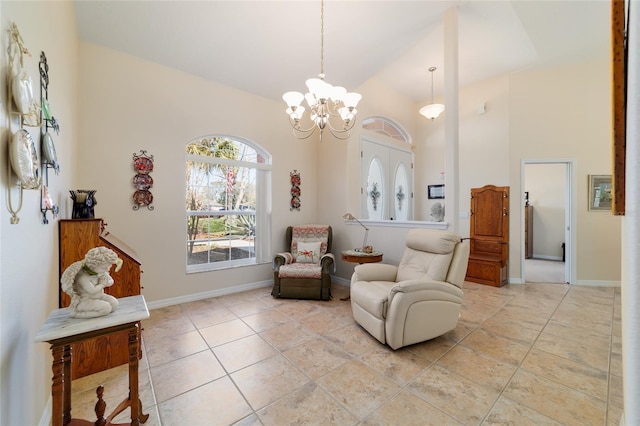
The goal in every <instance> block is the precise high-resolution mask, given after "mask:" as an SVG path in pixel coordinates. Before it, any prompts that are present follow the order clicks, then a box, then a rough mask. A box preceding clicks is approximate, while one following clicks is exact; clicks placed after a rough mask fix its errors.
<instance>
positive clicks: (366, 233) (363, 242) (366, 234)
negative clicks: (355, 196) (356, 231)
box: [342, 213, 369, 251]
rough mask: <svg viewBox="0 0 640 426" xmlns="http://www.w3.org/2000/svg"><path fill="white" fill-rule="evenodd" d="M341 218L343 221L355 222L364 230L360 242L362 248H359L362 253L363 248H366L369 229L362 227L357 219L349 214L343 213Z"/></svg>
mask: <svg viewBox="0 0 640 426" xmlns="http://www.w3.org/2000/svg"><path fill="white" fill-rule="evenodd" d="M342 218H343V219H344V220H355V221H356V222H358V223H359V224H360V226H362V227H363V228H364V240H363V241H362V248H361V250H362V251H364V250H365V247H366V246H367V236H368V235H369V228H367V227H366V226H364V224H363V223H362V222H360V221H359V220H358V219H356V218H355V217H354V216H353V215H352V214H351V213H345V214H344V216H342Z"/></svg>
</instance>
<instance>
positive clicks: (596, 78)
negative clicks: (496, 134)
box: [509, 53, 621, 285]
mask: <svg viewBox="0 0 640 426" xmlns="http://www.w3.org/2000/svg"><path fill="white" fill-rule="evenodd" d="M609 67H610V64H609V57H608V53H607V54H606V55H603V57H602V59H601V60H595V61H590V62H585V63H574V64H566V65H562V66H558V67H554V68H539V69H534V70H530V71H523V72H521V73H518V74H514V75H513V76H512V77H511V83H510V108H509V111H510V135H509V136H510V139H511V145H510V146H511V151H510V160H509V161H510V164H511V175H510V185H511V188H512V190H511V191H512V194H518V193H519V191H520V188H521V186H520V162H521V160H522V159H545V158H560V159H562V158H566V159H574V160H575V162H576V165H577V167H576V169H577V170H575V177H576V189H577V194H576V199H577V203H576V204H575V205H574V207H575V209H574V210H575V216H576V233H577V241H576V244H575V245H574V250H575V253H576V267H577V273H576V276H575V277H574V282H576V283H578V284H599V285H606V284H617V285H619V283H620V257H621V249H620V247H621V246H620V244H621V241H620V227H621V220H620V217H616V216H612V215H611V214H609V213H601V212H589V211H587V191H588V188H587V187H588V185H587V184H588V183H587V176H588V175H590V174H611V107H610V105H611V93H610V74H609V73H610V70H609ZM520 205H521V202H520V199H518V198H517V197H512V198H511V211H512V212H514V211H516V212H517V213H519V214H513V213H512V215H511V221H510V226H511V229H519V224H520V223H521V217H522V215H521V213H522V212H521V209H520V208H519V206H520ZM510 241H511V247H510V256H511V258H512V259H519V258H520V241H521V237H520V233H513V232H512V233H511V239H510ZM510 276H511V277H519V276H520V265H519V263H517V262H511V272H510Z"/></svg>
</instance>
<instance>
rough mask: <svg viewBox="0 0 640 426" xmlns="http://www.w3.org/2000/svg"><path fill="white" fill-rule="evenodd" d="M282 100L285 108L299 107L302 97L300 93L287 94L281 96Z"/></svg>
mask: <svg viewBox="0 0 640 426" xmlns="http://www.w3.org/2000/svg"><path fill="white" fill-rule="evenodd" d="M282 99H283V100H284V101H285V102H286V104H287V106H288V107H289V108H291V107H292V106H298V105H300V103H301V102H302V99H304V96H303V95H302V93H300V92H287V93H285V94H284V95H282Z"/></svg>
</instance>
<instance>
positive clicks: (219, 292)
mask: <svg viewBox="0 0 640 426" xmlns="http://www.w3.org/2000/svg"><path fill="white" fill-rule="evenodd" d="M270 286H273V280H265V281H258V282H254V283H249V284H241V285H236V286H233V287H225V288H220V289H216V290H209V291H204V292H201V293H194V294H188V295H186V296H179V297H172V298H170V299H162V300H156V301H153V302H148V303H147V307H148V308H149V309H158V308H164V307H167V306H173V305H179V304H181V303H188V302H195V301H196V300H202V299H209V298H211V297H219V296H226V295H228V294H234V293H241V292H243V291H247V290H255V289H257V288H262V287H270Z"/></svg>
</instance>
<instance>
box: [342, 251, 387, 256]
mask: <svg viewBox="0 0 640 426" xmlns="http://www.w3.org/2000/svg"><path fill="white" fill-rule="evenodd" d="M342 254H344V255H346V256H361V257H367V256H380V255H381V254H382V253H381V252H379V251H373V252H371V253H365V252H363V251H359V250H345V251H343V252H342Z"/></svg>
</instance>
